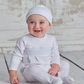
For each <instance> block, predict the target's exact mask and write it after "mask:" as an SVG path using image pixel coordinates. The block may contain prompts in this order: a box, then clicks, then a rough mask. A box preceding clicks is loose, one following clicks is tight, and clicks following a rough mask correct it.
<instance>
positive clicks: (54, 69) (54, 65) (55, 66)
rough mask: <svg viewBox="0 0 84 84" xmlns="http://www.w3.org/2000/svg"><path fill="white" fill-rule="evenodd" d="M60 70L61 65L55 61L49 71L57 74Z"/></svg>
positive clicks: (54, 74)
mask: <svg viewBox="0 0 84 84" xmlns="http://www.w3.org/2000/svg"><path fill="white" fill-rule="evenodd" d="M58 71H59V65H58V64H55V63H54V64H52V65H51V69H50V70H49V72H48V73H49V74H50V75H52V76H57V74H58Z"/></svg>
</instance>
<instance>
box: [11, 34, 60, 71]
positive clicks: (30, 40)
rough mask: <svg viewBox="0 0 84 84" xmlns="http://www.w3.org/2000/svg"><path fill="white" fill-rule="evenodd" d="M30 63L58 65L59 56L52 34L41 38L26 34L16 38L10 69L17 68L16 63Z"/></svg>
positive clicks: (26, 64) (25, 64)
mask: <svg viewBox="0 0 84 84" xmlns="http://www.w3.org/2000/svg"><path fill="white" fill-rule="evenodd" d="M20 61H21V62H22V65H24V66H28V65H30V64H38V65H40V64H45V65H50V64H52V63H56V64H59V65H60V56H59V52H58V45H57V44H56V39H55V37H54V36H52V35H48V34H45V36H44V37H43V38H36V37H34V36H32V35H31V34H27V35H25V36H22V37H20V38H19V39H18V41H17V43H16V46H15V50H14V53H13V56H12V60H11V63H10V64H11V65H10V70H12V69H13V70H17V68H18V65H19V63H20Z"/></svg>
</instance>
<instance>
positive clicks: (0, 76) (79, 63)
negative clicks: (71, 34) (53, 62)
mask: <svg viewBox="0 0 84 84" xmlns="http://www.w3.org/2000/svg"><path fill="white" fill-rule="evenodd" d="M60 54H61V59H62V60H65V59H66V60H68V61H69V63H70V73H69V76H70V77H72V78H74V80H75V82H74V83H73V84H84V52H61V53H60ZM10 58H11V55H9V54H6V55H3V54H0V84H10V82H9V74H8V67H7V64H8V66H9V62H10ZM19 70H20V68H19V69H18V76H19V77H20V84H31V83H27V82H26V81H25V80H24V78H23V77H22V76H21V74H20V71H19ZM32 84H34V83H32Z"/></svg>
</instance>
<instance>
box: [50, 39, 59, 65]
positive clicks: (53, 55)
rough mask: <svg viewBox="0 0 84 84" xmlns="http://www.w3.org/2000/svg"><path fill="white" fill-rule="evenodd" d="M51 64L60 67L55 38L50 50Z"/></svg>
mask: <svg viewBox="0 0 84 84" xmlns="http://www.w3.org/2000/svg"><path fill="white" fill-rule="evenodd" d="M53 63H56V64H58V65H60V56H59V51H58V45H57V43H56V39H55V37H54V41H53V47H52V50H51V64H53Z"/></svg>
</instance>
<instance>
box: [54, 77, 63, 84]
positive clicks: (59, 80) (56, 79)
mask: <svg viewBox="0 0 84 84" xmlns="http://www.w3.org/2000/svg"><path fill="white" fill-rule="evenodd" d="M62 83H63V82H62V80H61V79H60V78H59V77H55V78H54V79H53V83H52V84H62Z"/></svg>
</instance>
